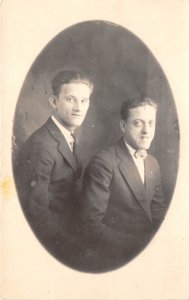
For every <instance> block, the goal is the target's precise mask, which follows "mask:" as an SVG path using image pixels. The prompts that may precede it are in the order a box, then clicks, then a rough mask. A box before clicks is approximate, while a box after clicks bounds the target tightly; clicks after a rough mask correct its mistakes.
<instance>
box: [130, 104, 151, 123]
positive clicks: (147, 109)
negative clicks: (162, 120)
mask: <svg viewBox="0 0 189 300" xmlns="http://www.w3.org/2000/svg"><path fill="white" fill-rule="evenodd" d="M155 118H156V109H155V108H154V107H153V106H151V105H145V106H138V107H135V108H130V109H129V116H128V119H130V120H136V119H140V120H152V119H155Z"/></svg>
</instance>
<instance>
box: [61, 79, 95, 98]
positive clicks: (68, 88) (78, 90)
mask: <svg viewBox="0 0 189 300" xmlns="http://www.w3.org/2000/svg"><path fill="white" fill-rule="evenodd" d="M59 94H65V95H78V96H84V97H89V96H90V94H91V89H90V87H89V86H88V85H87V84H86V83H84V82H82V81H72V82H70V83H64V84H62V85H61V88H60V93H59Z"/></svg>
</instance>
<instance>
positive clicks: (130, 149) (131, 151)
mask: <svg viewBox="0 0 189 300" xmlns="http://www.w3.org/2000/svg"><path fill="white" fill-rule="evenodd" d="M124 142H125V145H126V146H127V149H128V150H129V152H130V154H131V156H132V157H135V156H134V154H135V152H136V149H134V148H133V147H131V146H130V145H129V144H127V142H126V140H125V139H124Z"/></svg>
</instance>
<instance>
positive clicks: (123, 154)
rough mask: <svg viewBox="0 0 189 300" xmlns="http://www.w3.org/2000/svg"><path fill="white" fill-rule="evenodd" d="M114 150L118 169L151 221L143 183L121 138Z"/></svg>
mask: <svg viewBox="0 0 189 300" xmlns="http://www.w3.org/2000/svg"><path fill="white" fill-rule="evenodd" d="M116 151H117V156H118V157H119V158H120V159H121V162H120V164H119V169H120V171H121V173H122V175H123V177H124V179H125V180H126V181H127V183H128V184H129V186H130V188H131V189H132V191H133V193H134V195H135V197H136V199H137V201H138V202H139V204H140V206H141V207H142V208H143V210H144V211H145V213H146V215H147V216H148V218H149V220H150V221H151V222H152V217H151V211H150V206H149V202H148V200H147V195H146V190H145V187H144V184H143V182H142V180H141V178H140V175H139V172H138V169H137V167H136V165H135V163H134V161H133V159H132V156H131V154H130V153H129V151H128V149H127V147H126V145H125V142H124V140H123V139H121V140H120V141H119V142H118V144H116ZM148 184H149V182H148Z"/></svg>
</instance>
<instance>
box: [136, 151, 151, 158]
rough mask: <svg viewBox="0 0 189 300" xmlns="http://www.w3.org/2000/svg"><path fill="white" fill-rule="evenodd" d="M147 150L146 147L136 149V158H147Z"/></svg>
mask: <svg viewBox="0 0 189 300" xmlns="http://www.w3.org/2000/svg"><path fill="white" fill-rule="evenodd" d="M147 155H148V154H147V151H146V150H145V149H138V150H136V151H135V154H134V156H135V157H136V158H142V159H145V158H146V157H147Z"/></svg>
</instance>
